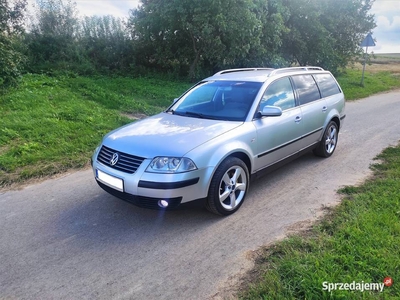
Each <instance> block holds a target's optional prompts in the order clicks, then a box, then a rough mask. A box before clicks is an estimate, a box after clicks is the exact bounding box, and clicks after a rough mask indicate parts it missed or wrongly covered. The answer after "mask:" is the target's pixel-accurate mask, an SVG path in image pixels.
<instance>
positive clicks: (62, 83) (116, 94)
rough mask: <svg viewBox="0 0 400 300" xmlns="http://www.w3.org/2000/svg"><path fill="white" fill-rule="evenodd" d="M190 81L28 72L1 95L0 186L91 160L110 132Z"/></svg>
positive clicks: (158, 107)
mask: <svg viewBox="0 0 400 300" xmlns="http://www.w3.org/2000/svg"><path fill="white" fill-rule="evenodd" d="M188 87H189V84H187V83H182V82H169V81H166V80H162V79H155V78H149V79H146V78H135V79H132V78H105V77H98V78H85V77H75V78H70V77H58V78H56V77H48V76H45V75H32V74H28V75H26V76H25V77H24V78H23V81H22V83H21V85H20V86H19V87H18V88H16V89H12V90H9V91H7V92H6V93H4V94H2V95H1V98H0V108H1V109H0V187H5V186H8V185H10V184H13V183H16V182H24V181H26V180H28V179H30V178H39V177H43V176H49V175H52V174H57V173H61V172H64V171H66V170H68V169H74V168H82V167H85V166H88V164H89V162H90V157H91V153H92V151H93V150H94V148H95V147H96V145H97V144H98V143H99V142H100V141H101V138H102V136H103V135H104V134H106V133H107V132H109V131H110V130H112V129H115V128H117V127H119V126H122V125H124V124H127V123H129V122H132V120H131V119H129V118H128V117H127V115H130V114H137V113H141V114H155V113H157V112H159V111H161V110H162V109H163V108H164V107H166V106H168V104H169V103H171V102H172V99H173V98H174V97H176V95H179V94H181V93H182V92H184V91H185V89H187V88H188Z"/></svg>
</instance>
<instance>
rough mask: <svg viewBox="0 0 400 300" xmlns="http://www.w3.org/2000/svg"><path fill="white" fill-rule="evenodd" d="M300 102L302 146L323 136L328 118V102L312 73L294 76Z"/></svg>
mask: <svg viewBox="0 0 400 300" xmlns="http://www.w3.org/2000/svg"><path fill="white" fill-rule="evenodd" d="M292 80H293V83H294V87H295V90H296V94H297V97H298V101H299V104H300V109H301V114H302V121H301V122H302V123H303V127H302V130H303V134H302V136H303V138H302V145H301V148H306V147H308V146H310V145H312V144H315V143H316V142H318V141H319V140H320V138H321V135H322V132H323V129H324V123H325V119H326V112H327V109H328V107H327V103H326V100H325V99H324V98H321V93H320V91H319V88H318V86H317V84H316V82H315V80H314V78H313V76H312V75H311V74H307V75H295V76H292Z"/></svg>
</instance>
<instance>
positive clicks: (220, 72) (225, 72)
mask: <svg viewBox="0 0 400 300" xmlns="http://www.w3.org/2000/svg"><path fill="white" fill-rule="evenodd" d="M265 70H269V71H272V70H275V69H273V68H242V69H228V70H222V71H219V72H217V73H215V74H214V75H222V74H227V73H234V72H245V71H265Z"/></svg>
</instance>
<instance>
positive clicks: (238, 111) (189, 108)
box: [169, 81, 262, 121]
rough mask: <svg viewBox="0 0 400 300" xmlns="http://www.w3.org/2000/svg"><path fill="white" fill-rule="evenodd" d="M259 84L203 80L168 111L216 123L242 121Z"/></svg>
mask: <svg viewBox="0 0 400 300" xmlns="http://www.w3.org/2000/svg"><path fill="white" fill-rule="evenodd" d="M261 85H262V83H259V82H242V81H240V82H239V81H207V82H202V83H200V84H198V85H197V86H195V87H194V88H192V89H191V90H190V91H189V92H188V93H186V94H185V95H184V96H183V97H182V99H180V100H179V101H178V102H177V103H176V104H175V105H173V106H172V107H171V108H170V109H169V112H171V113H174V114H177V115H183V116H189V117H195V118H206V119H216V120H229V121H244V120H245V119H246V116H247V114H248V112H249V109H250V107H251V105H252V104H253V101H254V98H255V96H256V95H257V93H258V91H259V89H260V87H261Z"/></svg>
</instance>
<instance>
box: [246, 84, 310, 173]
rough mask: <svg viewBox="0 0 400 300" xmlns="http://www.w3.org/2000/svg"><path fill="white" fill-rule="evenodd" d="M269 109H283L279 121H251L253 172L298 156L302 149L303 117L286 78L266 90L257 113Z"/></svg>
mask: <svg viewBox="0 0 400 300" xmlns="http://www.w3.org/2000/svg"><path fill="white" fill-rule="evenodd" d="M266 105H268V106H278V107H280V108H281V109H282V115H281V116H279V117H262V118H259V119H256V120H255V121H253V123H254V126H255V127H256V130H257V158H256V166H255V170H256V171H257V170H260V169H262V168H265V167H267V166H269V165H272V164H274V163H276V162H278V161H280V160H282V159H284V158H286V157H288V156H290V155H292V154H294V153H295V152H297V151H298V150H299V149H300V147H301V139H300V137H301V134H302V132H303V131H304V130H303V128H302V122H301V120H302V113H301V110H300V108H299V107H298V106H297V105H296V100H295V95H294V91H293V87H292V83H291V80H290V78H289V77H284V78H280V79H278V80H276V81H274V82H272V83H271V84H270V85H269V86H268V87H267V89H266V91H265V93H264V96H263V97H262V99H261V101H260V105H259V110H260V111H262V110H263V108H264V107H265V106H266Z"/></svg>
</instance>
